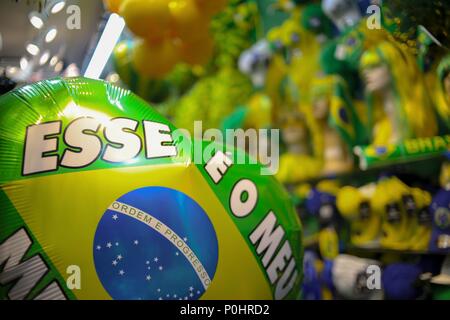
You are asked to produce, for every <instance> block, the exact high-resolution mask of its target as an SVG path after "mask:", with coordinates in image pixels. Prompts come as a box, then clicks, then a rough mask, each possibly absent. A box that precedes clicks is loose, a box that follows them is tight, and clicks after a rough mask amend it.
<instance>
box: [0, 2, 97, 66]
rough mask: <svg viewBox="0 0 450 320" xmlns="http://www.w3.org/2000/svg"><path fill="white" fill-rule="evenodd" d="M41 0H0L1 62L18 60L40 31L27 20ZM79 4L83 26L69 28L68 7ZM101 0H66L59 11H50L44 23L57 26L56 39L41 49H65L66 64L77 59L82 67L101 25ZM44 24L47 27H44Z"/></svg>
mask: <svg viewBox="0 0 450 320" xmlns="http://www.w3.org/2000/svg"><path fill="white" fill-rule="evenodd" d="M40 2H41V3H45V1H44V0H43V1H38V0H1V1H0V34H1V37H2V47H1V48H0V66H6V65H11V64H15V65H17V64H18V61H19V60H20V58H21V57H22V56H24V55H26V50H25V45H26V43H27V42H28V41H30V40H32V39H33V38H35V37H36V36H38V35H39V30H37V29H35V28H34V27H33V26H32V25H31V24H30V22H29V20H28V14H29V13H30V12H32V11H38V10H39V8H40V5H39V3H40ZM70 5H77V6H79V8H80V13H81V29H80V30H69V29H68V28H67V26H66V22H67V19H68V18H69V16H70V15H69V14H68V13H67V11H66V10H67V8H68V7H69V6H70ZM103 12H104V10H103V4H102V1H101V0H67V1H66V7H65V8H64V9H63V10H62V11H60V12H59V13H57V14H54V15H50V17H49V19H48V21H47V23H46V25H45V26H55V27H57V29H58V34H57V37H56V39H55V40H54V41H53V42H52V43H51V44H50V45H46V46H45V47H44V48H42V50H41V52H43V51H44V50H46V49H49V50H50V52H51V55H54V54H57V53H59V52H61V50H63V52H64V57H63V59H64V61H65V62H66V64H68V63H72V62H75V63H77V64H78V65H79V66H80V67H81V65H82V63H83V60H84V57H85V55H86V52H87V51H88V48H89V46H91V45H92V44H91V42H92V39H95V36H96V35H97V31H98V25H99V23H100V21H101V18H102V14H103ZM44 28H45V27H44Z"/></svg>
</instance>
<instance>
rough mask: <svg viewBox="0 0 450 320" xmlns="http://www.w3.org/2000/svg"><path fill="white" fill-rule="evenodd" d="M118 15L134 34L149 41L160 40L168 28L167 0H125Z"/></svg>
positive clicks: (169, 17)
mask: <svg viewBox="0 0 450 320" xmlns="http://www.w3.org/2000/svg"><path fill="white" fill-rule="evenodd" d="M120 15H121V16H122V17H123V18H124V19H125V22H126V24H127V27H128V28H129V29H130V30H131V31H132V32H133V33H134V34H135V35H136V36H139V37H141V38H144V39H147V40H148V41H150V42H159V43H160V42H162V41H163V39H164V37H165V36H166V34H167V32H168V30H169V25H170V20H171V16H170V10H169V0H151V1H149V0H126V1H125V2H124V3H123V4H122V5H121V6H120Z"/></svg>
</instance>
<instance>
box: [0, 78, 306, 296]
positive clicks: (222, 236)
mask: <svg viewBox="0 0 450 320" xmlns="http://www.w3.org/2000/svg"><path fill="white" fill-rule="evenodd" d="M0 107H1V110H2V113H1V116H0V128H1V129H2V130H0V132H1V133H0V152H1V153H2V155H3V156H2V157H1V158H0V222H1V226H2V228H0V264H1V265H3V266H4V267H3V269H2V270H1V272H0V278H1V279H2V283H4V284H6V287H4V288H2V290H1V291H0V298H1V299H111V298H112V299H159V300H162V299H164V300H168V299H180V298H181V299H184V300H196V299H272V298H274V299H295V298H297V297H298V296H299V294H300V283H301V278H302V254H303V253H302V246H301V229H300V222H299V220H298V217H297V215H296V213H295V211H294V209H293V206H292V205H291V202H290V201H289V198H288V196H287V194H286V192H285V191H284V189H283V188H282V187H281V185H280V184H278V183H277V182H276V180H275V179H274V178H273V177H270V176H263V175H260V170H261V168H262V167H261V166H260V165H258V164H254V165H250V164H248V165H247V164H242V165H238V164H234V165H231V162H230V161H232V160H231V158H228V155H225V153H224V152H222V151H220V149H217V150H216V151H215V152H214V153H213V154H211V155H210V156H208V158H206V159H204V161H201V163H198V164H197V163H194V162H193V152H195V151H194V150H195V148H191V147H189V146H188V147H186V146H187V143H188V142H190V143H197V142H195V141H193V140H191V139H190V138H189V137H188V136H186V135H176V128H175V127H174V126H173V125H172V124H171V123H169V122H168V121H167V120H166V119H165V118H163V117H162V116H161V115H159V114H158V113H156V112H155V111H154V109H152V108H151V107H150V106H149V105H147V104H146V103H145V102H144V101H143V100H141V99H139V98H137V97H136V96H135V95H133V94H132V93H130V92H129V91H126V90H123V89H120V88H118V87H114V86H112V85H110V84H107V83H105V82H103V81H98V80H91V79H84V78H69V79H60V78H57V79H53V80H46V81H42V82H39V83H35V84H32V85H29V86H25V87H22V88H20V89H18V90H15V91H13V92H11V93H9V94H7V95H4V96H2V97H1V98H0ZM199 143H201V142H199ZM209 144H210V143H209V142H203V143H202V144H201V146H203V147H205V146H208V145H209ZM232 156H233V155H231V157H232ZM220 163H223V164H224V165H226V168H227V169H225V170H223V169H222V167H220V168H221V169H220V170H219V167H217V165H220ZM244 193H245V194H246V196H245V199H244V197H243V196H242V195H243V194H244ZM273 232H276V234H277V236H275V237H270V239H269V238H266V237H267V235H269V234H274V233H273ZM278 235H281V236H278ZM236 261H239V263H238V264H237V263H236ZM67 272H68V273H69V275H68V274H67ZM77 272H78V273H79V272H82V277H81V278H80V279H81V280H80V281H81V282H79V281H74V280H71V279H73V278H70V275H73V274H76V273H77ZM44 275H45V276H44ZM68 277H69V278H68ZM66 280H67V282H66ZM79 286H81V287H82V290H76V289H77V288H79Z"/></svg>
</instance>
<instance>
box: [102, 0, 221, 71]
mask: <svg viewBox="0 0 450 320" xmlns="http://www.w3.org/2000/svg"><path fill="white" fill-rule="evenodd" d="M227 2H228V0H215V1H211V0H107V1H106V6H107V7H108V9H109V10H110V11H112V12H116V13H118V14H120V15H121V16H122V17H123V18H124V19H125V22H126V24H127V26H128V28H129V29H130V30H131V32H133V34H134V35H135V36H136V37H138V40H137V41H136V43H135V46H134V50H133V65H134V67H135V68H136V70H137V71H138V72H139V73H141V74H143V75H146V76H149V77H152V78H162V77H164V76H165V75H167V74H168V73H169V72H170V71H171V70H172V69H173V67H174V66H175V65H176V64H177V63H180V62H184V63H187V64H189V65H203V64H205V63H207V62H208V60H209V58H210V57H211V55H212V53H213V47H214V42H213V39H212V37H211V35H210V32H209V25H210V22H211V18H212V17H213V16H214V15H215V14H216V13H218V12H219V11H220V10H222V9H223V8H224V7H225V6H226V4H227Z"/></svg>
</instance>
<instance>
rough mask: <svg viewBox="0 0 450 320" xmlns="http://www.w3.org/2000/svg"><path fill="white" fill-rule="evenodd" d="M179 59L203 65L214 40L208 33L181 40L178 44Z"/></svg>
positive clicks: (208, 56) (211, 51)
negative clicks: (188, 39)
mask: <svg viewBox="0 0 450 320" xmlns="http://www.w3.org/2000/svg"><path fill="white" fill-rule="evenodd" d="M179 50H180V51H179V52H180V56H181V59H182V60H183V61H184V62H186V63H188V64H190V65H192V66H196V65H204V64H206V63H207V62H208V61H209V59H210V58H211V56H212V53H213V50H214V41H213V39H212V37H211V36H210V35H209V34H206V35H204V36H202V37H199V38H197V39H193V40H190V41H181V43H180V46H179Z"/></svg>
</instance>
